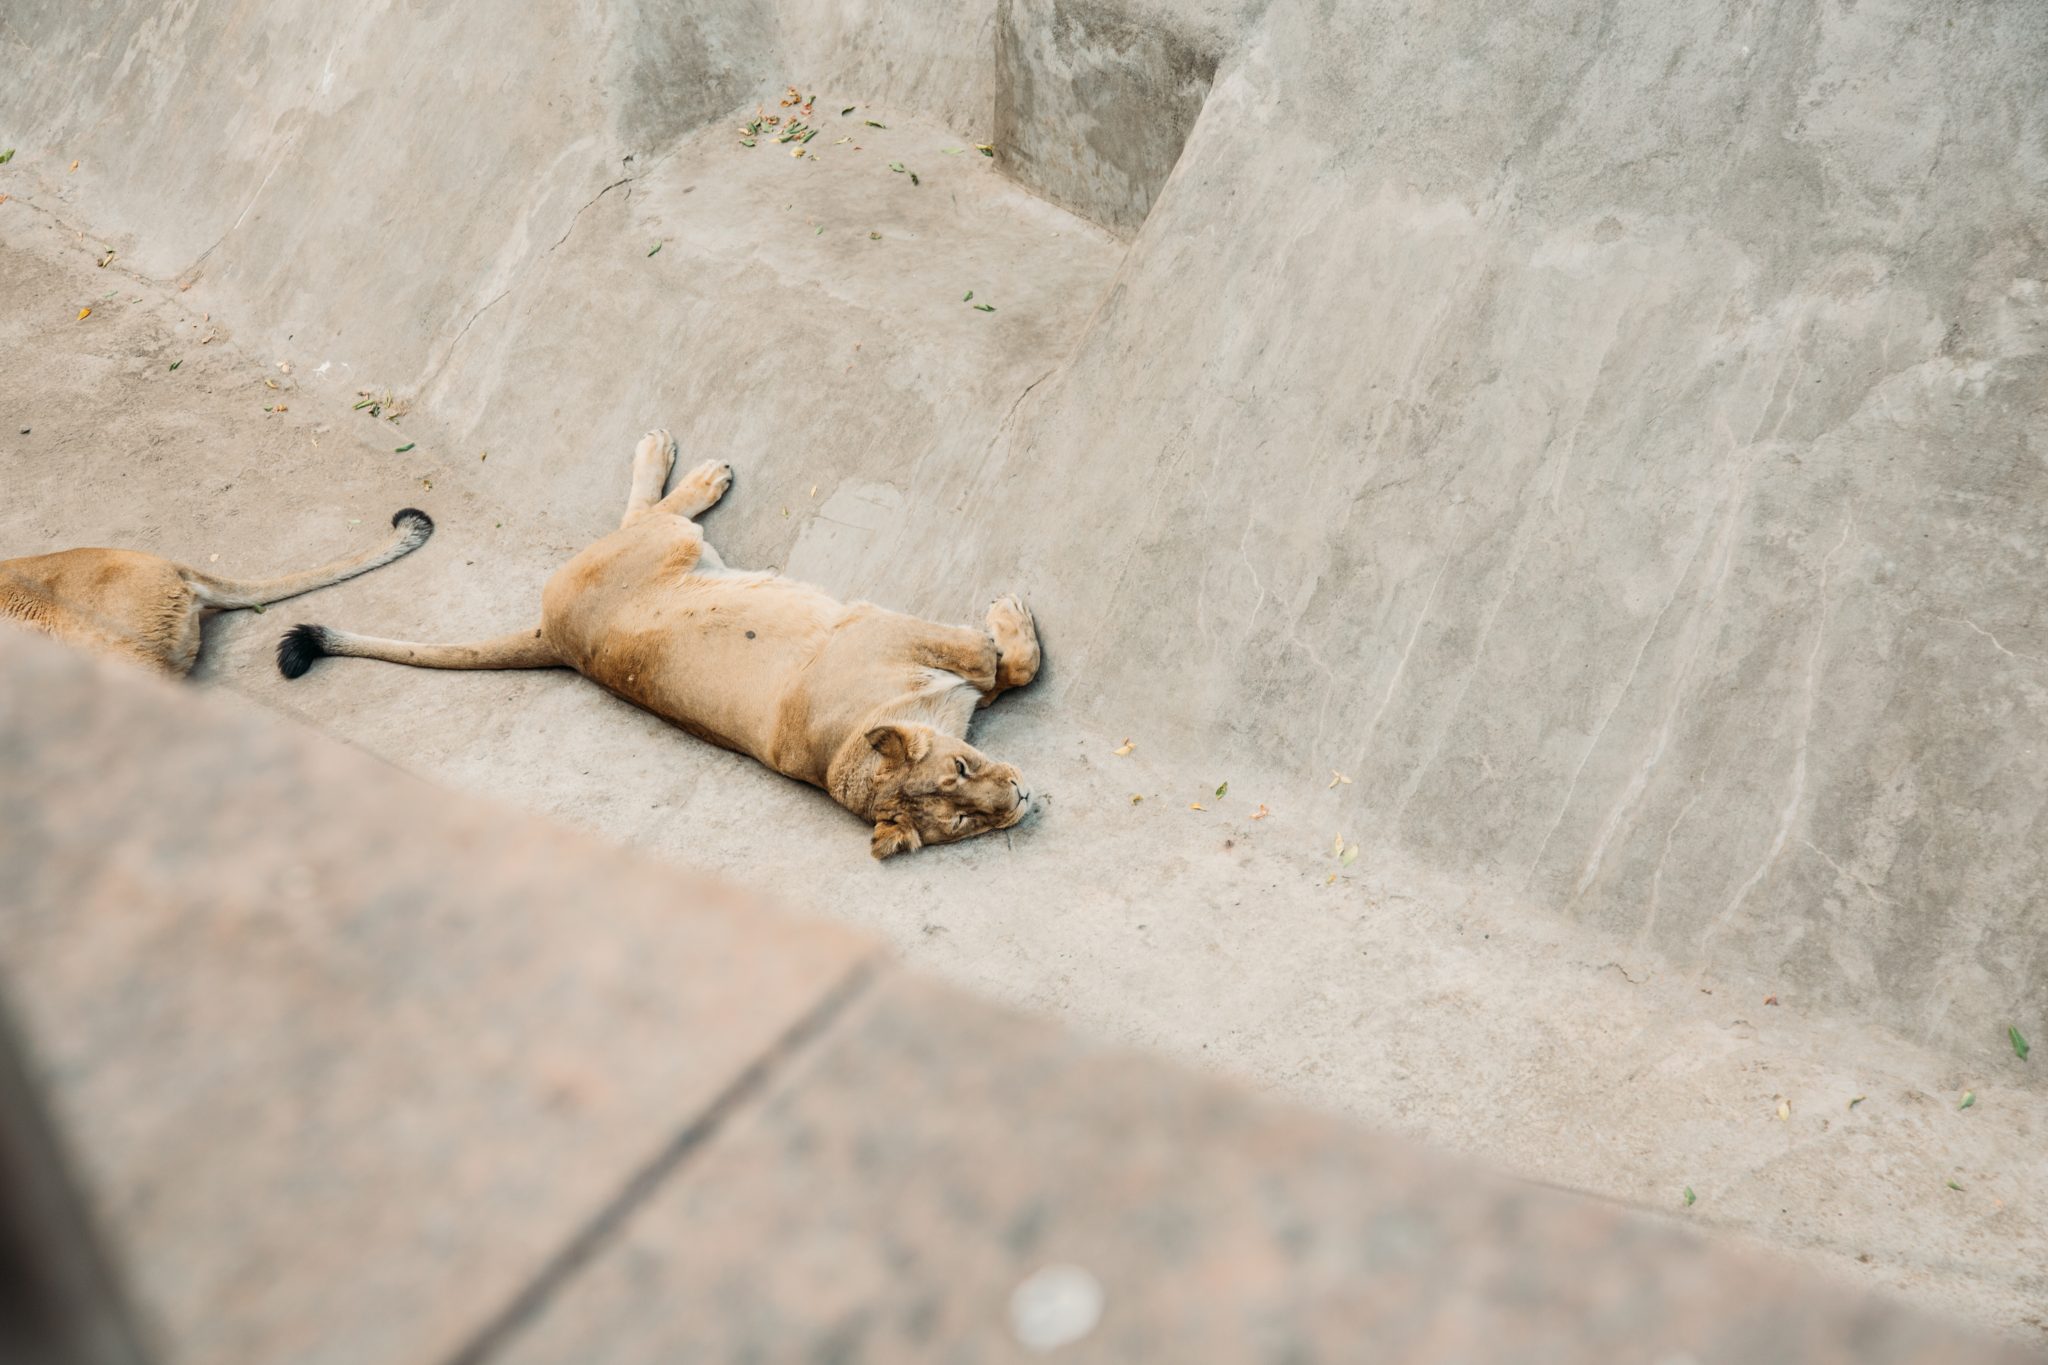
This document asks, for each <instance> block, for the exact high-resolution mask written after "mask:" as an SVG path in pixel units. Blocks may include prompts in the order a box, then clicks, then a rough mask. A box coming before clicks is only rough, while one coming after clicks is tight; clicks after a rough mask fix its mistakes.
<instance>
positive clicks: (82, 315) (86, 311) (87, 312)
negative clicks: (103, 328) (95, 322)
mask: <svg viewBox="0 0 2048 1365" xmlns="http://www.w3.org/2000/svg"><path fill="white" fill-rule="evenodd" d="M91 316H92V309H90V308H81V309H79V310H78V316H77V317H75V318H73V319H72V321H74V322H84V321H85V320H86V319H87V318H89V317H91Z"/></svg>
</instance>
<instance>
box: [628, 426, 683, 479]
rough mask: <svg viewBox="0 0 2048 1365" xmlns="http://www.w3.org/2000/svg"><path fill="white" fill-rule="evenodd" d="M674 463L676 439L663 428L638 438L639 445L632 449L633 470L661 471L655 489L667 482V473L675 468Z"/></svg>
mask: <svg viewBox="0 0 2048 1365" xmlns="http://www.w3.org/2000/svg"><path fill="white" fill-rule="evenodd" d="M675 463H676V438H675V437H673V436H671V435H669V433H668V432H667V430H665V429H663V428H659V427H657V428H656V429H655V430H653V431H650V432H648V433H647V434H646V435H645V436H642V437H641V438H640V444H639V445H637V446H635V447H633V467H634V468H635V469H640V468H645V467H651V468H654V469H658V470H660V471H661V478H660V480H659V481H657V483H656V487H657V488H659V487H660V485H661V484H662V483H666V482H667V481H668V472H669V470H671V469H673V468H674V467H675Z"/></svg>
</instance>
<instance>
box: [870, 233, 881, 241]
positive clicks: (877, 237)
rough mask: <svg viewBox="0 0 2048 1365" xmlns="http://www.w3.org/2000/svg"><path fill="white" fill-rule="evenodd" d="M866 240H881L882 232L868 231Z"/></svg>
mask: <svg viewBox="0 0 2048 1365" xmlns="http://www.w3.org/2000/svg"><path fill="white" fill-rule="evenodd" d="M868 240H869V241H871V242H879V241H881V240H882V234H881V233H879V232H870V233H869V234H868Z"/></svg>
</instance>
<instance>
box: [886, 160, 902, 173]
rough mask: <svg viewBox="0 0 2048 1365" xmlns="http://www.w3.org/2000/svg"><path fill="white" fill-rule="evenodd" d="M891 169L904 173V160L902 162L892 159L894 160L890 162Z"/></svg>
mask: <svg viewBox="0 0 2048 1365" xmlns="http://www.w3.org/2000/svg"><path fill="white" fill-rule="evenodd" d="M889 169H890V170H892V171H894V172H896V174H898V175H902V174H903V163H902V162H900V161H892V162H890V163H889Z"/></svg>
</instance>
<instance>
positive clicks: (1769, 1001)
mask: <svg viewBox="0 0 2048 1365" xmlns="http://www.w3.org/2000/svg"><path fill="white" fill-rule="evenodd" d="M1764 1003H1765V1004H1766V1005H1775V1004H1777V1003H1778V997H1777V996H1775V995H1767V996H1765V997H1764Z"/></svg>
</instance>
